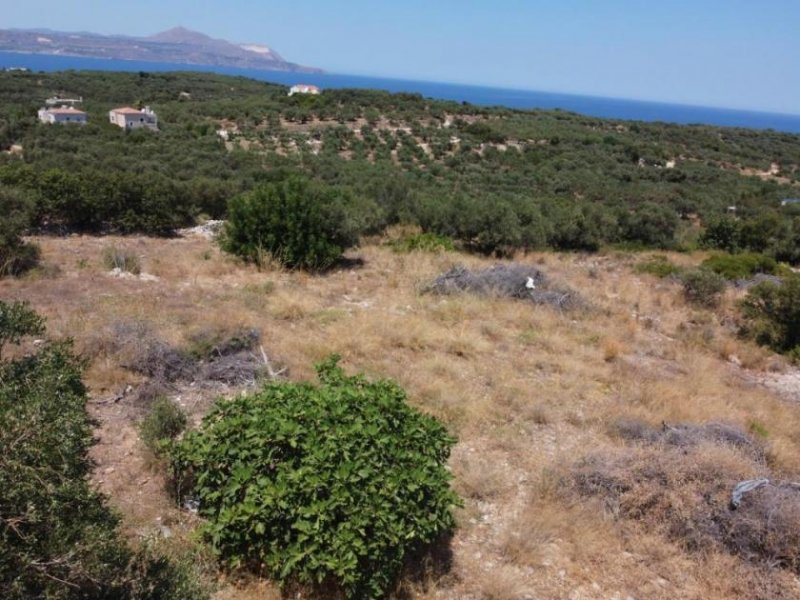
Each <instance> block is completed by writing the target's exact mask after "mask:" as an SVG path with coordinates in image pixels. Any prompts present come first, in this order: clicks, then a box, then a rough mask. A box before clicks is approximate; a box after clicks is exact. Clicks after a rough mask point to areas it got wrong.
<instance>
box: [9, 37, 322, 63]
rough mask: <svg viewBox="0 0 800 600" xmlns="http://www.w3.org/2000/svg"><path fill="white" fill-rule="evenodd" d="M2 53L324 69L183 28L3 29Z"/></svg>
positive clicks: (255, 47)
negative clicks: (126, 31)
mask: <svg viewBox="0 0 800 600" xmlns="http://www.w3.org/2000/svg"><path fill="white" fill-rule="evenodd" d="M0 51H3V52H23V53H34V54H58V55H65V56H85V57H91V58H107V59H115V60H138V61H148V62H166V63H179V64H192V65H214V66H225V67H239V68H243V69H264V70H268V71H295V72H300V73H320V72H322V71H321V70H320V69H315V68H312V67H304V66H301V65H297V64H294V63H290V62H287V61H286V60H284V59H283V57H281V56H280V55H279V54H278V53H277V52H275V51H274V50H272V49H271V48H269V47H267V46H264V45H260V44H235V43H231V42H228V41H225V40H219V39H214V38H211V37H209V36H207V35H205V34H203V33H199V32H197V31H191V30H189V29H186V28H184V27H175V28H173V29H170V30H168V31H163V32H161V33H157V34H155V35H151V36H148V37H130V36H122V35H98V34H95V33H88V32H79V33H67V32H62V31H52V30H43V31H36V30H20V29H5V30H0Z"/></svg>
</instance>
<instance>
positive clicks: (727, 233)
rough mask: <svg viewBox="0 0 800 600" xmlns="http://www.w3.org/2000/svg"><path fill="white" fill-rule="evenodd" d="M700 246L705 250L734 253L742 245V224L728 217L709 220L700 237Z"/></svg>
mask: <svg viewBox="0 0 800 600" xmlns="http://www.w3.org/2000/svg"><path fill="white" fill-rule="evenodd" d="M700 245H701V246H703V247H705V248H714V249H716V250H725V251H726V252H736V251H737V250H739V249H740V248H741V245H742V222H741V221H740V220H738V219H735V218H733V217H729V216H723V217H717V218H712V219H710V220H709V221H708V223H706V226H705V230H704V231H703V234H702V235H701V236H700Z"/></svg>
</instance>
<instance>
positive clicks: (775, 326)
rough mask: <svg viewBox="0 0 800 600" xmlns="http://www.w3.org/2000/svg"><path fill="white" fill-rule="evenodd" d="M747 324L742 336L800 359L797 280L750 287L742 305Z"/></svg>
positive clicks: (799, 316) (799, 282)
mask: <svg viewBox="0 0 800 600" xmlns="http://www.w3.org/2000/svg"><path fill="white" fill-rule="evenodd" d="M742 312H743V313H744V317H745V319H746V320H747V323H746V325H745V326H744V328H743V333H744V334H745V335H747V336H749V337H752V338H753V339H755V340H756V341H757V342H758V343H760V344H763V345H765V346H769V347H770V348H772V349H773V350H775V351H777V352H784V353H788V354H790V355H792V356H793V357H794V358H795V359H800V277H799V276H797V275H793V276H791V277H787V278H786V279H784V280H783V282H782V283H781V284H776V283H772V282H769V281H765V282H762V283H759V284H758V285H756V286H754V287H752V288H751V289H750V291H749V292H748V293H747V296H746V297H745V298H744V300H743V301H742Z"/></svg>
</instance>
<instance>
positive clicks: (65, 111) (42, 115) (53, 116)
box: [39, 106, 87, 125]
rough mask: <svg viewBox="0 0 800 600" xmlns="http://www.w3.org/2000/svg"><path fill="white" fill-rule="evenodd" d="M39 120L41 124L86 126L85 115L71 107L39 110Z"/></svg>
mask: <svg viewBox="0 0 800 600" xmlns="http://www.w3.org/2000/svg"><path fill="white" fill-rule="evenodd" d="M39 120H40V121H41V122H42V123H48V124H54V123H75V124H77V125H86V121H87V115H86V113H85V112H83V111H82V110H78V109H77V108H74V107H72V106H59V107H48V108H41V109H39Z"/></svg>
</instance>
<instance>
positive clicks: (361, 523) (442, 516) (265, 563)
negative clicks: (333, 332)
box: [172, 357, 458, 598]
mask: <svg viewBox="0 0 800 600" xmlns="http://www.w3.org/2000/svg"><path fill="white" fill-rule="evenodd" d="M337 360H338V359H337V358H336V357H333V358H331V359H329V360H328V361H326V362H325V363H323V364H321V365H319V366H318V367H317V372H318V375H319V378H320V380H321V385H320V386H314V385H311V384H309V383H273V384H270V385H268V386H267V387H265V388H264V390H263V391H262V392H260V393H258V394H256V395H253V396H237V397H235V398H233V399H230V400H219V401H218V403H217V404H216V406H215V407H214V408H213V409H212V411H211V413H210V414H209V415H208V416H207V417H206V418H205V419H204V421H203V424H202V426H201V428H200V429H199V430H197V431H193V432H189V433H188V434H187V435H186V436H185V437H184V439H183V440H182V441H181V442H179V443H177V444H176V445H175V447H174V449H173V453H172V455H173V465H174V471H175V476H176V481H177V486H178V491H179V494H182V495H187V494H191V495H194V496H195V497H196V498H197V500H198V501H199V503H200V514H201V515H202V516H203V517H205V518H206V519H208V525H207V526H206V528H205V533H206V537H207V538H208V540H209V541H210V542H211V545H212V546H213V548H214V550H216V552H217V553H218V554H219V555H220V557H221V558H223V559H224V560H225V561H227V562H228V563H229V564H230V565H232V566H245V567H248V566H249V567H252V568H255V569H261V568H265V569H266V570H267V571H268V572H269V573H270V574H271V575H272V576H273V577H274V578H276V579H277V580H279V581H281V582H286V581H291V580H295V581H299V582H303V583H308V584H326V583H327V584H330V583H335V584H337V585H338V586H340V587H341V588H342V589H343V590H344V591H345V593H346V594H347V595H348V596H349V597H351V598H374V597H380V596H382V595H383V594H384V593H385V592H386V590H387V589H388V587H389V586H390V584H391V583H392V580H393V579H394V577H395V576H396V575H397V573H398V571H399V569H400V568H401V566H402V563H403V560H404V558H405V557H407V556H408V554H409V552H411V551H412V550H415V549H417V548H419V547H420V546H421V545H424V544H428V543H430V542H433V541H434V540H435V539H436V538H437V537H438V536H439V535H440V534H442V533H443V532H446V531H448V530H449V529H451V528H452V527H453V526H454V519H453V514H452V508H453V506H454V505H456V504H457V502H458V499H457V497H456V496H455V494H454V493H453V492H452V491H451V489H450V485H449V483H450V479H451V476H450V474H449V472H448V471H447V469H446V467H445V462H446V461H447V458H448V455H449V453H450V449H451V447H452V445H453V443H454V440H453V438H451V437H450V436H449V435H448V434H447V431H446V430H445V428H444V427H443V426H442V425H441V424H440V423H438V422H437V421H436V420H434V419H433V418H431V417H428V416H426V415H423V414H421V413H419V412H417V411H416V410H414V409H413V408H411V407H410V406H409V405H408V404H407V403H406V395H405V392H404V391H403V390H402V389H401V388H400V387H399V386H398V385H397V384H395V383H394V382H392V381H385V380H383V381H374V382H372V381H368V380H367V379H365V378H364V377H363V376H356V377H348V376H346V375H345V374H344V372H343V371H342V370H341V369H340V368H339V367H338V366H337Z"/></svg>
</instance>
